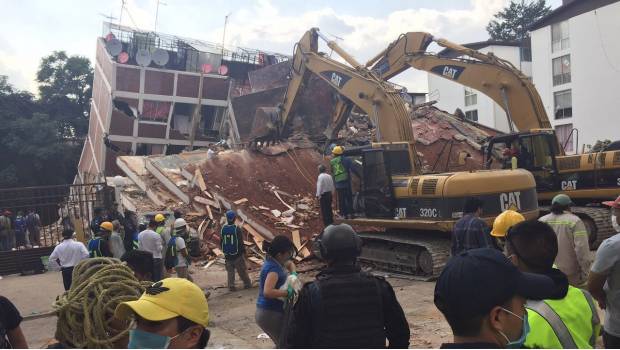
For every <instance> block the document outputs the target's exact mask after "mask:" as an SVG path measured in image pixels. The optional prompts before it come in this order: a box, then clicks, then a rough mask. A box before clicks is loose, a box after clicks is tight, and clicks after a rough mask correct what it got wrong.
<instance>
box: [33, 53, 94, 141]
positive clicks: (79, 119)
mask: <svg viewBox="0 0 620 350" xmlns="http://www.w3.org/2000/svg"><path fill="white" fill-rule="evenodd" d="M37 81H38V82H39V96H40V102H41V104H42V105H43V106H44V108H45V110H46V111H47V113H48V115H49V116H50V118H52V119H53V120H55V121H56V122H57V123H58V129H59V131H60V133H61V135H62V136H63V137H65V138H70V137H78V138H82V137H84V136H85V135H86V134H87V133H88V119H89V113H90V98H91V96H92V85H93V68H92V66H91V64H90V60H89V59H88V58H86V57H82V56H67V54H66V53H65V52H64V51H54V52H53V53H52V54H51V55H49V56H46V57H43V58H42V59H41V64H40V66H39V70H38V72H37Z"/></svg>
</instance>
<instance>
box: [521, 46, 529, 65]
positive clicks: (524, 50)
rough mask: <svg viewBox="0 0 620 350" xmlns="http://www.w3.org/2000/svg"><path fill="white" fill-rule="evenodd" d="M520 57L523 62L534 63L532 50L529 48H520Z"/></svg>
mask: <svg viewBox="0 0 620 350" xmlns="http://www.w3.org/2000/svg"><path fill="white" fill-rule="evenodd" d="M519 56H520V58H521V62H532V49H531V48H529V47H520V48H519Z"/></svg>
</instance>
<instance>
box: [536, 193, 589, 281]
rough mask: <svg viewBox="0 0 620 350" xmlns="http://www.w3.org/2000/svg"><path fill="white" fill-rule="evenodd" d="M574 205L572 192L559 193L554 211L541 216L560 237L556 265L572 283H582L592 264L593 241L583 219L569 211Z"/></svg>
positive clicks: (554, 198) (585, 279) (555, 198)
mask: <svg viewBox="0 0 620 350" xmlns="http://www.w3.org/2000/svg"><path fill="white" fill-rule="evenodd" d="M571 205H573V202H572V200H571V199H570V197H569V196H567V195H565V194H558V195H556V196H555V197H553V199H552V200H551V213H550V214H547V215H545V216H543V217H541V218H540V219H538V220H540V221H542V222H545V223H547V224H549V226H551V228H553V231H555V234H556V236H557V237H558V256H557V257H556V259H555V265H556V266H557V267H558V269H560V271H562V272H564V274H566V276H567V277H568V282H569V283H570V284H571V285H572V286H575V287H583V286H584V285H585V283H586V281H587V279H588V271H589V270H590V264H591V258H590V243H589V242H588V231H587V230H586V226H585V225H584V223H583V221H581V219H580V218H579V217H578V216H577V215H575V214H572V213H571V212H570V211H569V209H570V207H571Z"/></svg>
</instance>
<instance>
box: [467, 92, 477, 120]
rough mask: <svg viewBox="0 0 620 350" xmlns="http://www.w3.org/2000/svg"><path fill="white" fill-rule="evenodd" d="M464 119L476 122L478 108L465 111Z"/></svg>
mask: <svg viewBox="0 0 620 350" xmlns="http://www.w3.org/2000/svg"><path fill="white" fill-rule="evenodd" d="M474 97H475V95H474ZM465 119H467V120H470V121H472V122H477V121H478V110H477V109H474V110H473V111H467V112H465Z"/></svg>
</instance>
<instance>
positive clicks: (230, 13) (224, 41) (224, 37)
mask: <svg viewBox="0 0 620 350" xmlns="http://www.w3.org/2000/svg"><path fill="white" fill-rule="evenodd" d="M230 15H232V12H229V13H228V14H227V15H226V17H224V33H223V34H222V60H224V45H225V43H226V26H228V17H230Z"/></svg>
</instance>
